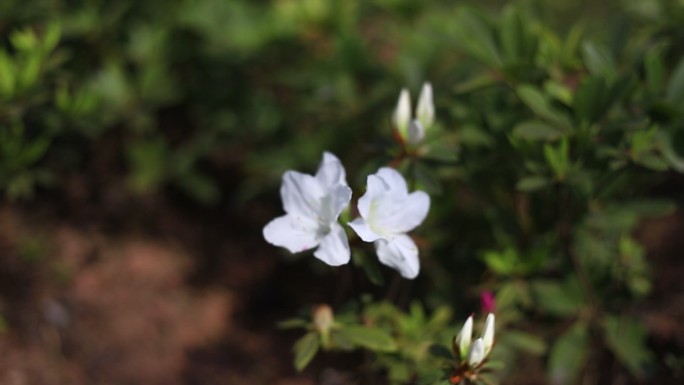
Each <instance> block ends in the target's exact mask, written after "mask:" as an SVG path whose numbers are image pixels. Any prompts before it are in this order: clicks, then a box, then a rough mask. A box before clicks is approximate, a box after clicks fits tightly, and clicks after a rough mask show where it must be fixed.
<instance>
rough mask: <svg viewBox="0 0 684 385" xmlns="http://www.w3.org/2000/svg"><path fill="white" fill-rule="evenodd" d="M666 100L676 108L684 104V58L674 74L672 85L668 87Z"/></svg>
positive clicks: (671, 80) (671, 79)
mask: <svg viewBox="0 0 684 385" xmlns="http://www.w3.org/2000/svg"><path fill="white" fill-rule="evenodd" d="M666 98H667V100H668V101H669V102H670V103H672V104H674V105H675V106H680V105H681V104H682V102H684V58H683V59H682V60H680V61H679V64H677V67H676V68H675V69H674V71H673V72H672V76H671V77H670V83H669V84H668V86H667V93H666Z"/></svg>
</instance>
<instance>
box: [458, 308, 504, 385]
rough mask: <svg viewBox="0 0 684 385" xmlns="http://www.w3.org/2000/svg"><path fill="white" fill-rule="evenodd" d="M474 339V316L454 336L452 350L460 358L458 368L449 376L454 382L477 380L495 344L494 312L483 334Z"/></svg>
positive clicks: (488, 318)
mask: <svg viewBox="0 0 684 385" xmlns="http://www.w3.org/2000/svg"><path fill="white" fill-rule="evenodd" d="M472 339H473V316H470V317H468V319H467V320H466V322H465V323H464V324H463V328H462V329H461V331H460V332H459V333H458V335H457V336H456V337H455V338H454V340H453V343H452V350H453V351H454V354H455V355H456V357H457V358H458V363H457V365H456V370H455V371H454V373H453V374H452V375H451V376H450V377H449V380H450V382H451V383H452V384H459V383H461V382H462V381H463V380H468V381H475V380H476V379H477V375H478V374H479V373H480V371H481V369H482V367H483V366H484V364H485V363H486V362H487V357H488V356H489V353H490V352H491V351H492V347H493V346H494V314H492V313H489V315H487V320H486V321H485V326H484V331H483V332H482V336H481V337H480V338H478V339H476V340H475V341H473V340H472Z"/></svg>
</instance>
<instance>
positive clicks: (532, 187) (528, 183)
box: [515, 175, 551, 192]
mask: <svg viewBox="0 0 684 385" xmlns="http://www.w3.org/2000/svg"><path fill="white" fill-rule="evenodd" d="M550 184H551V181H550V180H549V179H548V178H546V177H544V176H541V175H532V176H526V177H523V178H521V179H520V180H519V181H518V183H516V185H515V188H516V189H517V190H518V191H523V192H533V191H538V190H541V189H543V188H544V187H547V186H549V185H550Z"/></svg>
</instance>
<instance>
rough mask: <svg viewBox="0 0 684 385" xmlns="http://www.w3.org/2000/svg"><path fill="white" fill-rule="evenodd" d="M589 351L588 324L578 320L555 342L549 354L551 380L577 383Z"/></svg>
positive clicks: (556, 382)
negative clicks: (576, 379)
mask: <svg viewBox="0 0 684 385" xmlns="http://www.w3.org/2000/svg"><path fill="white" fill-rule="evenodd" d="M588 351H589V333H588V331H587V327H586V325H584V324H583V323H580V322H577V323H575V324H574V325H573V326H572V327H571V328H570V329H568V330H567V331H566V332H565V333H563V334H562V335H561V336H560V337H559V338H558V339H557V340H556V342H555V343H554V344H553V347H552V348H551V354H550V356H549V364H548V375H549V382H550V383H552V384H557V385H564V384H572V383H575V378H576V377H577V375H578V374H579V372H580V370H581V369H582V367H583V366H584V363H585V361H586V359H587V353H588Z"/></svg>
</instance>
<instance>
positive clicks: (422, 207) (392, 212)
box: [368, 191, 430, 234]
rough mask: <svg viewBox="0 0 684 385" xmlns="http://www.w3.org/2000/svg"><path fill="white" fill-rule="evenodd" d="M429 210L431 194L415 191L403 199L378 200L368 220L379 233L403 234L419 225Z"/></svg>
mask: <svg viewBox="0 0 684 385" xmlns="http://www.w3.org/2000/svg"><path fill="white" fill-rule="evenodd" d="M429 210H430V196H428V195H427V194H426V193H424V192H422V191H415V192H413V193H411V194H409V195H408V197H406V198H404V199H402V200H398V199H382V200H378V201H377V204H375V205H374V212H373V213H372V215H371V216H370V217H369V220H368V221H369V223H370V224H371V227H373V229H375V231H376V232H377V233H380V234H402V233H406V232H409V231H411V230H413V229H414V228H416V227H418V225H420V224H421V223H422V222H423V220H425V217H426V216H427V213H428V211H429Z"/></svg>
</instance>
